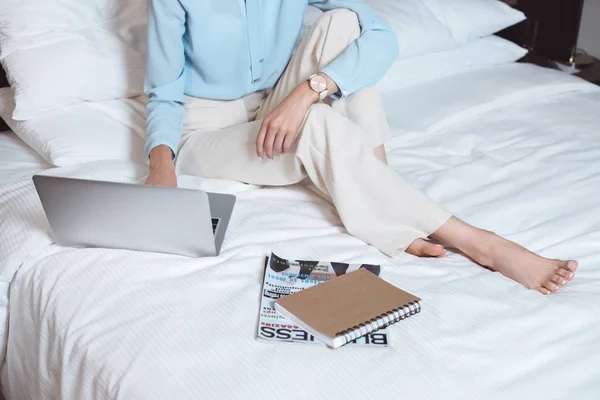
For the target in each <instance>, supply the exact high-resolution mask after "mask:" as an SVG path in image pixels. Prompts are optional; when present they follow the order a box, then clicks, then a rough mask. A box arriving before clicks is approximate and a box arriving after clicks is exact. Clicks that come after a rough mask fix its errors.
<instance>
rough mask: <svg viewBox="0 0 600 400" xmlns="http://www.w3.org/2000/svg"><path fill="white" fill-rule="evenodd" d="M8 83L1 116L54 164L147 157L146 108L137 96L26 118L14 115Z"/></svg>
mask: <svg viewBox="0 0 600 400" xmlns="http://www.w3.org/2000/svg"><path fill="white" fill-rule="evenodd" d="M14 106H15V104H14V101H13V96H12V92H11V89H10V88H4V89H0V118H2V119H4V120H5V121H6V123H7V124H8V126H9V127H10V128H11V129H12V130H13V131H14V132H15V134H16V135H17V136H18V137H19V138H20V139H21V140H23V141H24V142H25V143H27V145H29V146H30V147H31V148H33V150H35V151H36V152H37V153H38V154H40V155H41V156H42V157H43V158H44V159H46V161H48V162H49V163H50V164H52V165H55V166H67V165H76V164H80V163H84V162H89V161H98V160H133V161H135V162H138V163H145V162H147V157H146V153H145V151H144V138H145V137H146V132H145V126H146V108H145V104H144V102H143V101H141V100H139V99H138V98H132V99H122V100H112V101H105V102H97V103H80V104H77V105H74V106H71V107H66V108H64V109H61V110H59V111H56V112H54V113H51V114H47V115H42V116H40V117H38V118H35V119H31V120H28V121H15V120H14V119H12V118H11V115H12V113H13V110H14Z"/></svg>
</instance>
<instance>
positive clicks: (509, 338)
mask: <svg viewBox="0 0 600 400" xmlns="http://www.w3.org/2000/svg"><path fill="white" fill-rule="evenodd" d="M384 101H385V104H386V109H387V111H388V116H389V117H390V123H391V125H392V127H393V128H394V131H395V134H396V136H395V137H394V139H393V140H392V141H391V142H390V143H389V145H388V152H389V158H390V164H391V166H392V167H393V168H394V169H396V170H397V171H399V172H401V173H402V174H403V175H404V176H405V177H406V178H408V179H410V180H411V181H413V182H414V183H415V184H416V185H417V186H419V187H420V188H422V189H423V190H424V191H425V192H427V193H428V194H429V195H430V196H432V197H433V198H434V199H437V200H439V201H441V202H442V203H443V204H444V205H446V206H447V207H448V208H449V209H450V210H451V211H452V212H454V213H455V214H456V215H458V216H459V217H461V218H464V219H466V220H467V221H468V222H470V223H474V224H476V225H479V226H482V227H485V228H487V229H490V230H494V231H496V232H498V233H500V234H502V235H504V236H506V237H508V238H510V239H512V240H515V241H517V242H519V243H521V244H523V245H526V246H528V247H529V248H531V249H532V250H535V251H538V252H540V253H542V254H543V255H545V256H549V257H568V258H576V259H578V260H579V261H580V268H579V270H578V274H577V278H576V280H575V281H573V282H571V283H570V284H569V285H568V286H567V287H565V288H563V289H562V290H561V291H560V292H559V293H557V294H555V295H552V296H543V295H541V294H539V293H538V292H535V291H528V290H525V289H524V288H523V287H521V286H520V285H518V284H516V283H514V282H512V281H510V280H508V279H506V278H504V277H502V276H501V275H499V274H497V273H492V272H490V271H487V270H485V269H483V268H481V267H478V266H476V265H475V264H473V263H471V262H470V261H469V260H467V259H466V258H465V257H463V256H461V255H458V254H450V255H449V256H448V258H447V259H444V260H426V259H417V258H413V257H411V256H408V255H402V256H399V257H398V258H396V259H388V258H386V257H385V256H383V255H382V254H381V253H379V252H378V251H377V250H376V249H374V248H372V247H370V246H367V245H366V244H364V243H362V242H361V241H360V240H358V239H355V238H353V237H351V236H349V235H348V234H347V233H346V232H345V230H344V229H343V228H342V227H341V224H340V221H339V219H338V217H337V214H336V213H335V210H334V208H333V207H332V206H331V205H330V204H328V203H327V202H326V201H324V200H323V199H321V198H320V197H319V196H317V195H316V194H314V193H313V192H312V191H310V190H307V189H306V188H305V187H303V186H301V185H297V186H293V187H289V188H276V189H260V188H255V187H246V186H244V185H239V184H234V183H228V182H220V181H207V180H203V179H199V178H192V177H182V178H181V181H180V184H181V185H182V186H185V187H195V188H203V189H206V190H216V191H224V192H230V193H236V194H237V196H238V204H237V206H236V210H235V213H234V217H233V221H232V225H231V228H230V230H229V232H228V234H227V238H226V241H225V243H224V249H223V253H222V255H221V256H220V257H217V258H208V259H186V258H180V257H174V256H166V255H156V254H148V253H136V252H128V251H115V250H100V249H86V250H75V249H66V248H61V247H59V246H57V245H54V244H51V242H52V240H51V238H50V237H49V235H48V233H47V229H48V228H47V225H46V223H45V220H44V217H43V214H42V211H41V207H40V205H39V202H38V201H37V199H36V197H35V193H34V190H33V187H32V185H31V183H30V182H28V181H26V180H21V181H19V182H15V183H11V184H7V185H5V186H3V190H0V272H1V274H2V275H1V276H2V279H3V280H4V284H3V288H4V289H6V287H7V285H8V282H10V281H11V280H12V284H11V287H10V300H11V301H10V324H9V332H8V341H7V347H6V363H5V365H4V367H3V371H2V372H3V373H2V378H3V388H4V390H5V392H6V394H7V395H8V396H7V397H8V399H9V400H21V399H82V400H83V399H86V400H87V399H89V400H92V399H98V400H100V399H128V400H130V399H145V400H150V399H236V398H253V399H254V398H256V399H276V398H289V399H308V398H328V399H355V398H364V399H370V398H411V399H505V398H511V399H538V398H539V399H542V398H543V399H546V400H548V399H565V398H573V399H597V398H598V397H599V396H600V302H599V300H600V268H598V265H599V264H600V255H599V253H598V243H599V242H600V209H599V208H598V203H599V201H600V157H598V154H600V153H599V151H600V113H598V110H600V89H599V88H598V87H595V86H592V85H590V84H587V83H585V82H583V81H580V80H577V79H574V78H571V77H569V76H567V75H566V74H560V73H557V72H552V71H547V70H542V69H540V68H537V67H533V66H528V65H521V64H515V65H501V66H497V67H489V68H484V69H481V70H479V71H475V72H471V73H468V74H464V75H459V76H454V77H451V78H446V79H442V80H438V81H435V82H430V83H426V84H423V85H420V86H416V87H413V88H408V89H405V90H403V91H396V92H388V93H386V95H385V98H384ZM145 169H146V168H145V166H144V165H138V164H133V163H130V162H127V161H104V162H102V161H101V162H94V163H90V164H85V165H80V166H71V167H64V168H59V169H54V170H52V171H50V173H53V174H60V175H65V176H80V177H88V178H98V179H112V180H121V181H129V182H136V181H140V180H141V179H143V174H144V173H145ZM271 250H274V251H276V252H277V253H279V254H280V255H282V256H284V257H290V258H294V257H303V258H309V259H310V258H315V259H331V260H337V261H355V262H368V263H381V264H383V265H384V266H385V267H384V268H383V272H382V273H383V276H384V277H385V279H387V280H389V281H390V282H392V283H394V284H396V285H398V286H400V287H402V288H405V289H407V290H410V291H413V292H415V293H416V294H418V295H420V296H421V297H422V298H423V299H424V303H423V312H422V313H421V314H420V315H418V316H416V317H415V318H411V319H410V320H407V321H404V322H402V323H400V324H397V325H396V326H393V327H392V328H391V332H392V336H393V342H394V347H393V348H390V349H386V350H372V349H357V348H342V349H340V350H336V351H332V350H328V349H326V348H322V347H318V346H316V347H303V346H297V345H292V344H265V343H261V342H257V341H256V340H255V335H256V323H257V316H258V315H257V313H258V306H259V299H260V297H259V295H260V285H261V278H262V271H263V262H264V257H265V255H267V254H268V252H269V251H271ZM13 276H14V279H13ZM3 296H4V294H3ZM4 332H6V330H4Z"/></svg>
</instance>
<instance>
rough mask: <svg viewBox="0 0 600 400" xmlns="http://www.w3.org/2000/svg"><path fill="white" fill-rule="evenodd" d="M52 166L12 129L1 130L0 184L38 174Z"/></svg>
mask: <svg viewBox="0 0 600 400" xmlns="http://www.w3.org/2000/svg"><path fill="white" fill-rule="evenodd" d="M49 167H50V166H49V165H48V163H47V162H46V161H44V159H43V158H42V157H40V156H39V155H38V154H37V153H36V152H35V151H33V150H32V149H31V148H29V146H27V145H26V144H25V143H23V142H22V141H21V140H20V139H19V138H18V137H17V136H16V135H15V134H14V133H12V132H11V131H5V132H0V185H1V184H4V183H8V182H12V181H16V180H19V179H21V178H24V177H28V176H31V175H33V174H36V173H38V172H40V171H42V170H44V169H47V168H49Z"/></svg>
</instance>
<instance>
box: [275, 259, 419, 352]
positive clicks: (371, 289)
mask: <svg viewBox="0 0 600 400" xmlns="http://www.w3.org/2000/svg"><path fill="white" fill-rule="evenodd" d="M420 300H421V299H420V298H418V297H417V296H414V295H412V294H410V293H407V292H405V291H403V290H400V289H398V288H397V287H395V286H393V285H391V284H389V283H387V282H386V281H384V280H383V279H381V278H379V277H378V276H376V275H374V274H373V273H371V272H369V271H367V270H365V269H359V270H358V271H355V272H352V273H349V274H346V275H343V276H340V277H338V278H335V279H332V280H330V281H327V282H325V283H321V284H320V285H317V286H315V287H312V288H309V289H305V290H303V291H301V292H298V293H295V294H292V295H290V296H286V297H283V298H281V299H279V300H277V301H276V302H275V309H276V310H277V311H278V312H279V313H280V314H282V315H284V316H285V317H286V318H288V319H291V320H292V321H294V322H295V323H297V324H298V325H299V326H301V327H303V328H304V329H306V330H307V331H308V332H310V333H312V334H313V335H314V336H315V337H317V338H318V339H320V340H322V341H324V342H325V343H326V344H327V345H329V346H331V347H338V346H341V345H344V344H346V343H347V342H350V341H352V340H354V339H356V338H358V337H361V336H364V335H366V334H368V333H371V332H374V331H376V330H378V329H381V328H382V327H384V326H388V325H390V324H393V323H395V322H398V321H400V320H403V319H405V318H407V317H409V316H411V315H414V314H416V313H418V312H419V311H420V310H421V306H420V304H419V301H420Z"/></svg>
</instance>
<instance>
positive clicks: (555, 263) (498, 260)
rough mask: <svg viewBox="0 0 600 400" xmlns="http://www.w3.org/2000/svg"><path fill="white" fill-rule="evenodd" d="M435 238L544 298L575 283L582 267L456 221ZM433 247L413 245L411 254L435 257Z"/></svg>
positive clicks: (443, 227)
mask: <svg viewBox="0 0 600 400" xmlns="http://www.w3.org/2000/svg"><path fill="white" fill-rule="evenodd" d="M431 238H432V239H434V240H436V241H438V242H440V243H443V244H444V245H446V246H448V247H453V248H456V249H458V250H459V251H461V252H462V253H464V254H466V255H467V256H468V257H470V258H472V259H473V260H474V261H475V262H477V263H478V264H480V265H482V266H484V267H487V268H489V269H491V270H492V271H497V272H500V273H501V274H502V275H504V276H506V277H508V278H511V279H513V280H515V281H517V282H519V283H520V284H522V285H523V286H525V287H527V288H528V289H534V290H538V291H540V292H541V293H543V294H550V293H552V292H555V291H557V290H558V289H560V288H561V286H563V285H565V284H566V283H568V282H569V281H570V280H572V279H573V278H574V276H575V270H577V266H578V264H577V261H572V260H571V261H562V260H551V259H547V258H544V257H541V256H538V255H537V254H534V253H532V252H530V251H529V250H527V249H525V248H524V247H522V246H520V245H518V244H516V243H513V242H511V241H509V240H506V239H504V238H501V237H500V236H498V235H496V234H494V233H493V232H489V231H485V230H482V229H478V228H475V227H473V226H471V225H469V224H467V223H465V222H463V221H461V220H459V219H458V218H455V217H452V218H451V219H450V220H449V221H448V222H447V223H446V224H444V225H443V226H442V227H441V228H440V229H439V230H437V231H436V232H435V233H434V234H433V235H431ZM424 243H425V244H426V245H427V246H425V244H424ZM431 246H435V245H433V244H431V243H428V242H426V241H424V240H422V239H419V240H416V241H414V242H413V243H412V244H411V246H410V247H409V248H408V249H407V252H409V253H410V254H414V253H415V252H418V251H421V252H424V253H425V254H426V255H429V256H431V254H430V253H428V252H427V251H429V252H431V249H433V248H434V247H431ZM415 255H419V254H415Z"/></svg>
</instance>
